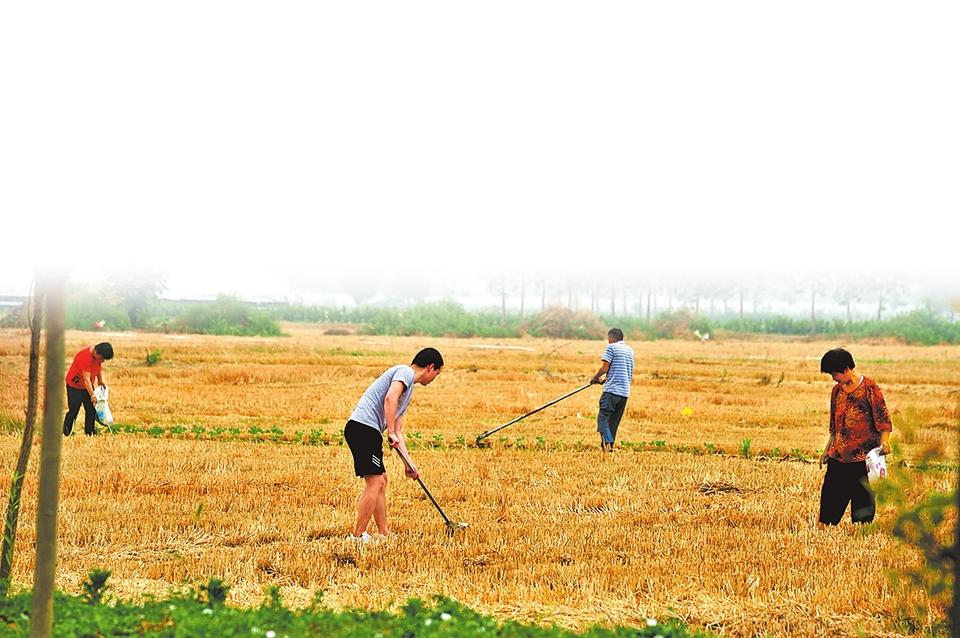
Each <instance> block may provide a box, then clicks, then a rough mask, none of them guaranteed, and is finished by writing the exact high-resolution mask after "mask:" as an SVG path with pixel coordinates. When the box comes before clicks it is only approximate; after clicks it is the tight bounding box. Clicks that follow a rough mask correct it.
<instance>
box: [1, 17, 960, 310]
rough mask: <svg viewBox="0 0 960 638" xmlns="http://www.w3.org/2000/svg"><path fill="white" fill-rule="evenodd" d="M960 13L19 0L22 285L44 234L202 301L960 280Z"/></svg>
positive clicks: (6, 250) (15, 189) (13, 128)
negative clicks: (715, 277)
mask: <svg viewBox="0 0 960 638" xmlns="http://www.w3.org/2000/svg"><path fill="white" fill-rule="evenodd" d="M958 18H960V3H957V2H956V1H955V0H954V1H950V2H923V3H906V2H900V3H892V2H873V1H871V2H836V1H830V2H803V3H781V2H769V1H758V2H655V3H654V2H635V1H631V2H601V3H597V2H562V1H556V0H550V1H549V2H524V1H518V0H510V1H509V2H495V1H494V2H491V1H487V2H482V3H461V2H451V1H449V0H444V1H440V2H362V3H361V2H327V3H317V2H302V3H298V2H284V3H268V2H260V3H253V2H202V1H198V0H191V1H189V2H176V1H174V2H159V3H144V2H128V1H123V2H119V1H118V2H84V3H74V2H61V3H43V2H37V3H9V2H8V3H4V4H3V5H2V8H0V86H2V87H3V98H2V99H0V209H2V214H3V222H2V240H0V244H2V246H0V248H2V252H0V293H3V292H4V291H11V290H17V289H23V288H25V287H26V286H27V285H28V284H29V279H30V278H31V276H32V272H33V269H34V267H35V266H36V265H38V264H40V263H42V262H43V261H44V260H43V259H41V257H40V256H41V255H42V254H45V253H48V249H47V248H46V247H44V244H42V243H41V239H40V237H41V234H42V233H52V234H53V235H54V237H53V238H52V240H51V241H50V244H47V245H52V246H54V247H55V250H56V253H57V256H58V259H59V260H60V261H63V262H69V263H70V264H71V265H72V267H73V268H74V271H75V272H79V273H87V272H94V271H95V270H96V265H97V264H100V265H110V266H121V267H138V266H145V267H150V266H152V267H160V268H162V269H164V270H165V271H166V272H167V273H168V274H169V276H170V280H169V283H170V285H171V287H173V288H174V289H175V290H182V291H183V292H184V293H185V294H189V292H201V291H207V292H210V293H215V292H217V291H221V290H223V291H234V292H239V293H244V292H250V293H252V294H264V293H270V292H273V291H275V292H276V294H277V295H283V294H287V293H288V292H290V291H293V292H295V291H296V290H305V289H309V288H314V289H322V288H325V287H326V288H335V287H337V286H338V285H340V284H341V283H342V282H343V281H346V280H348V279H350V278H351V277H358V276H363V277H368V278H370V277H374V278H379V277H381V276H382V277H384V278H386V279H387V280H388V281H416V282H440V281H455V280H457V279H482V278H485V277H488V276H489V275H490V274H491V273H494V272H499V271H501V270H506V271H510V272H518V271H523V270H526V271H532V270H533V269H534V268H536V267H538V268H542V269H547V270H558V269H565V270H568V271H571V272H577V273H584V274H585V275H587V274H589V275H590V276H597V277H603V278H615V277H620V276H627V275H634V274H636V273H637V272H655V273H659V272H676V271H684V272H693V273H696V272H711V273H715V272H726V271H733V270H746V271H750V270H755V271H765V270H771V269H772V270H779V271H783V272H789V273H800V272H805V271H807V270H810V269H813V268H814V267H818V268H821V269H827V270H828V271H829V272H830V273H836V275H837V277H854V276H856V275H857V273H860V272H869V271H871V270H873V269H876V268H880V269H884V270H887V271H890V272H894V273H896V272H901V273H909V274H911V275H913V276H922V277H930V278H938V279H944V280H948V281H950V280H957V279H960V278H958V277H957V274H958V270H960V269H958V268H957V265H956V264H957V258H956V253H957V242H958V239H957V238H958V236H960V232H958V231H960V221H958V211H960V205H958V204H960V195H958V193H960V189H958V182H957V179H958V175H960V153H958V149H960V118H958V116H957V113H960V83H958V82H957V78H958V64H957V60H960V38H957V37H956V33H957V30H958V27H960V21H958ZM371 273H375V274H371ZM81 276H82V275H81ZM424 285H425V284H424Z"/></svg>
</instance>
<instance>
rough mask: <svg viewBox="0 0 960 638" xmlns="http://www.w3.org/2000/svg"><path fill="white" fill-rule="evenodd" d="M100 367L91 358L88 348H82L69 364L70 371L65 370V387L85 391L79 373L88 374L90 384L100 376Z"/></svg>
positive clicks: (98, 362)
mask: <svg viewBox="0 0 960 638" xmlns="http://www.w3.org/2000/svg"><path fill="white" fill-rule="evenodd" d="M100 365H101V362H100V361H97V360H96V359H94V358H93V353H92V352H90V348H89V347H87V348H84V349H83V350H81V351H80V352H78V353H77V356H75V357H74V358H73V363H72V364H70V369H69V370H67V376H66V381H67V385H68V386H70V387H71V388H79V389H81V390H83V389H85V388H86V387H87V386H85V385H84V384H83V375H82V374H81V373H83V372H89V373H90V382H91V383H92V382H93V379H94V377H96V376H97V375H98V374H100Z"/></svg>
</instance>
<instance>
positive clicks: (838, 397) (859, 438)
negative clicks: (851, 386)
mask: <svg viewBox="0 0 960 638" xmlns="http://www.w3.org/2000/svg"><path fill="white" fill-rule="evenodd" d="M891 431H893V425H892V424H891V423H890V413H889V412H888V411H887V404H886V402H885V401H884V400H883V393H882V392H880V388H879V387H878V386H877V384H876V383H874V382H873V381H872V380H870V379H868V378H866V377H863V381H861V382H860V385H859V386H857V388H856V389H855V390H854V391H853V392H851V393H849V394H847V393H846V392H844V391H843V388H841V387H840V384H839V383H838V384H837V385H836V386H834V388H833V394H832V395H830V434H831V435H832V436H833V437H834V439H833V446H832V447H831V448H830V449H829V450H827V456H829V457H830V458H832V459H836V460H837V461H840V462H841V463H856V462H859V461H863V460H864V459H865V458H866V457H867V452H869V451H870V450H872V449H873V448H875V447H878V446H879V445H880V433H881V432H891Z"/></svg>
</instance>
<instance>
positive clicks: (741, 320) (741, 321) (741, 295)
mask: <svg viewBox="0 0 960 638" xmlns="http://www.w3.org/2000/svg"><path fill="white" fill-rule="evenodd" d="M740 332H743V291H742V290H741V291H740Z"/></svg>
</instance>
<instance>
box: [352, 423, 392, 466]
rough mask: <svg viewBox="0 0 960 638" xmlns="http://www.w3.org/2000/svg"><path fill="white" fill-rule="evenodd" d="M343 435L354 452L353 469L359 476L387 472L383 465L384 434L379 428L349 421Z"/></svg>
mask: <svg viewBox="0 0 960 638" xmlns="http://www.w3.org/2000/svg"><path fill="white" fill-rule="evenodd" d="M343 436H344V438H345V439H347V445H348V446H349V447H350V453H351V454H353V471H354V472H356V473H357V476H370V475H373V474H386V472H387V469H386V468H385V467H384V466H383V436H382V435H381V434H380V431H379V430H377V429H375V428H372V427H370V426H369V425H364V424H363V423H357V422H356V421H347V425H346V427H344V428H343Z"/></svg>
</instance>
